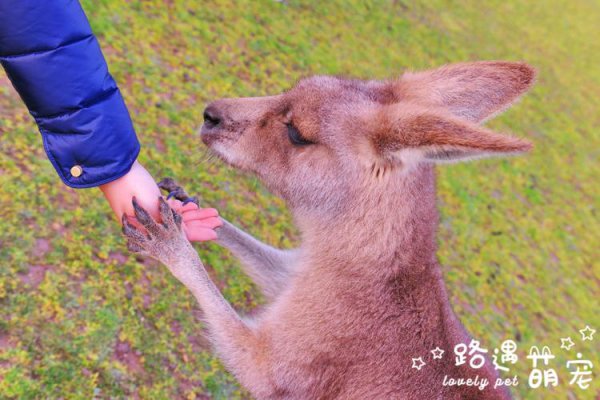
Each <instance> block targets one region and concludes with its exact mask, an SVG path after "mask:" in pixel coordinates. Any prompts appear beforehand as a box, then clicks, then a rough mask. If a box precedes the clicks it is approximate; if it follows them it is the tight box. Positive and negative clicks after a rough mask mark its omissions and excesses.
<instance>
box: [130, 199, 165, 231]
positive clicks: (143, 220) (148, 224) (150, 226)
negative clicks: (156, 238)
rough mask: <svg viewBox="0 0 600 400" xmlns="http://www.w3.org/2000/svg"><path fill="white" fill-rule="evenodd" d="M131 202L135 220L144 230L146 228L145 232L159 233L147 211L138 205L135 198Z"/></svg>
mask: <svg viewBox="0 0 600 400" xmlns="http://www.w3.org/2000/svg"><path fill="white" fill-rule="evenodd" d="M131 202H132V204H133V211H134V213H135V218H136V219H137V220H138V221H139V223H140V224H142V225H143V226H144V228H146V230H147V231H148V232H150V233H153V234H156V233H158V232H160V229H159V226H158V225H157V224H156V222H155V221H154V219H153V218H152V217H151V216H150V214H149V213H148V211H146V210H145V209H144V208H143V207H142V206H140V205H139V203H138V202H137V200H136V198H135V197H134V198H133V199H132V201H131Z"/></svg>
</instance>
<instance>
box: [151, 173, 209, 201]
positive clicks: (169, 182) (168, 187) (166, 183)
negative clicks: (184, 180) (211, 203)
mask: <svg viewBox="0 0 600 400" xmlns="http://www.w3.org/2000/svg"><path fill="white" fill-rule="evenodd" d="M158 187H159V188H160V189H162V190H164V191H165V192H168V193H169V194H168V195H167V200H168V199H170V198H172V197H173V198H176V199H177V200H179V201H181V202H183V204H184V205H185V204H187V203H195V204H196V205H198V204H199V202H200V201H199V199H198V197H195V196H190V195H188V194H187V193H186V192H185V190H184V189H183V188H182V187H181V186H179V185H178V184H177V182H175V180H173V179H172V178H164V179H163V180H162V181H160V182H159V183H158Z"/></svg>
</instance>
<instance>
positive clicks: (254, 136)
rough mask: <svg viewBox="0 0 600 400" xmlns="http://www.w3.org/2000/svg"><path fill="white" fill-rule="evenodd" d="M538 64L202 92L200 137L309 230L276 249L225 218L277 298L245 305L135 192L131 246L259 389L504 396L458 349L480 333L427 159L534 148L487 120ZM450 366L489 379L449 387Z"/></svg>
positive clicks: (231, 237)
mask: <svg viewBox="0 0 600 400" xmlns="http://www.w3.org/2000/svg"><path fill="white" fill-rule="evenodd" d="M534 78H535V71H534V69H533V68H532V67H530V66H529V65H527V64H524V63H515V62H502V61H490V62H474V63H461V64H452V65H448V66H443V67H440V68H437V69H432V70H428V71H424V72H418V73H412V72H410V73H405V74H403V75H402V76H401V77H399V78H398V79H393V80H387V81H378V80H367V81H362V80H355V79H345V78H340V77H330V76H315V77H310V78H306V79H303V80H301V81H300V82H299V83H298V84H297V85H296V86H295V87H294V88H292V89H291V90H289V91H286V92H284V93H282V94H279V95H275V96H268V97H256V98H240V99H223V100H218V101H215V102H213V103H211V104H210V105H208V107H207V108H206V109H205V111H204V125H203V127H202V130H201V138H202V141H203V142H204V143H205V144H206V145H207V146H208V147H209V149H210V151H211V152H212V153H214V154H215V155H216V156H218V157H219V158H221V159H222V160H223V161H224V162H225V163H227V164H229V165H231V166H233V167H235V168H238V169H240V170H242V171H246V172H249V173H253V174H255V175H256V176H257V177H259V179H261V180H262V182H263V183H264V184H265V185H266V186H267V187H268V188H269V189H270V190H271V191H272V192H274V193H275V194H276V195H279V196H281V197H282V198H283V199H284V200H285V201H286V203H287V204H288V206H289V207H290V209H291V211H292V213H293V217H294V221H295V223H296V224H297V226H298V228H299V231H300V234H301V245H300V246H299V247H298V248H296V249H290V250H281V249H276V248H273V247H271V246H269V245H266V244H264V243H261V242H260V241H258V240H257V239H255V238H253V237H252V236H250V235H249V234H247V233H245V232H243V231H242V230H240V229H238V228H236V227H235V226H233V225H232V224H230V223H229V222H227V221H224V225H223V226H222V227H221V228H219V229H218V231H217V233H218V236H219V238H218V242H219V243H220V244H222V245H223V246H224V247H226V248H228V249H229V250H230V251H231V252H232V253H233V254H234V255H235V256H236V257H238V258H239V259H240V260H241V262H242V264H243V266H244V268H245V271H247V273H248V274H249V275H250V276H251V277H252V278H253V279H254V281H255V282H256V284H257V286H258V287H259V288H260V289H261V290H262V292H263V293H264V294H265V296H266V298H267V300H268V304H267V305H266V306H265V307H264V309H262V311H261V312H260V313H259V314H258V315H256V316H253V317H252V318H244V317H241V316H239V315H238V314H237V313H236V311H235V310H234V309H233V308H232V307H231V306H230V304H229V303H227V301H226V300H225V299H224V298H223V297H222V295H221V293H220V292H219V291H218V289H217V288H216V286H215V285H214V284H213V282H211V280H210V278H209V275H208V274H207V272H206V270H205V268H204V266H203V264H202V262H201V261H200V258H199V257H198V255H197V253H196V251H195V250H194V249H193V247H192V246H191V245H190V243H189V242H188V241H187V239H186V238H185V235H184V233H183V231H182V227H181V218H180V216H179V215H178V214H177V213H175V212H174V211H173V210H171V209H170V208H169V206H168V204H167V203H166V202H165V200H163V199H162V198H161V199H159V203H160V204H159V207H160V213H161V218H162V221H161V222H157V221H154V220H153V219H152V217H150V216H149V214H148V213H147V212H146V211H145V210H144V209H143V208H141V207H140V206H139V205H138V204H137V203H136V202H135V200H134V208H135V212H136V217H137V219H138V220H139V222H140V223H141V224H142V225H143V226H144V228H145V229H146V230H147V233H142V232H140V231H139V230H137V229H136V228H134V227H133V226H132V225H130V224H129V223H127V221H126V220H124V221H123V223H124V228H123V229H124V233H125V235H126V236H127V238H128V247H129V249H130V250H132V251H136V252H140V253H142V254H145V255H148V256H152V257H154V258H156V259H157V260H159V261H160V262H162V263H164V264H165V265H166V266H167V267H168V268H169V270H170V271H171V272H172V274H173V275H174V276H175V277H176V278H177V279H178V280H179V281H181V282H182V283H183V284H184V285H185V286H186V287H187V288H188V289H189V290H190V291H191V292H192V294H193V295H194V296H195V298H196V299H197V301H198V302H199V304H200V306H201V308H202V310H203V311H204V313H205V319H206V324H207V330H208V334H209V336H210V339H211V341H212V344H213V345H214V348H215V351H216V352H217V353H218V356H219V357H220V358H221V360H222V361H223V363H224V364H225V366H226V367H227V368H228V370H229V371H231V372H232V373H233V374H234V375H235V376H236V378H237V379H238V380H239V382H240V383H241V384H242V385H243V386H244V387H245V388H246V389H247V390H248V391H249V392H250V393H251V394H252V395H253V396H255V397H256V398H259V399H298V400H307V399H361V400H362V399H410V400H413V399H424V400H430V399H509V398H511V396H510V393H509V392H508V391H505V390H503V389H494V388H493V386H494V382H495V380H496V378H497V377H498V374H497V373H496V371H495V369H494V367H493V366H492V365H491V364H492V363H491V362H489V360H487V359H486V360H485V361H486V362H485V364H484V365H483V366H482V367H481V368H479V369H474V368H471V367H470V366H469V365H468V364H465V365H456V364H457V363H456V362H455V354H454V352H453V351H454V347H455V346H456V345H460V344H469V343H470V341H471V337H470V336H469V334H468V333H467V332H466V330H465V328H464V327H463V325H462V324H461V323H460V322H459V320H458V319H457V317H456V316H455V314H454V313H453V311H452V308H451V305H450V303H449V299H448V295H447V292H446V288H445V285H444V281H443V278H442V273H441V269H440V265H439V263H438V261H437V259H436V248H437V245H436V230H437V225H438V212H437V209H436V197H435V172H434V166H435V165H436V164H441V163H449V162H458V161H467V160H471V159H477V158H483V157H491V156H504V155H513V154H518V153H522V152H526V151H528V150H530V149H531V147H532V146H531V144H530V143H529V142H528V141H525V140H523V139H520V138H516V137H511V136H507V135H501V134H498V133H494V132H492V131H490V130H488V129H486V128H484V127H482V126H481V125H480V124H481V123H482V122H483V121H485V120H486V119H488V118H490V117H492V116H494V115H496V114H498V113H500V112H501V111H503V110H504V109H506V108H507V107H508V106H509V105H510V104H511V103H513V102H514V101H515V100H516V99H517V98H518V97H519V96H520V95H521V94H523V93H524V92H525V91H527V90H528V89H529V88H530V86H531V85H532V83H533V81H534ZM166 186H168V187H170V190H173V191H175V192H176V194H177V193H179V194H181V193H184V191H183V190H181V189H180V188H178V187H176V186H174V185H166ZM180 197H181V198H182V199H183V200H185V199H186V196H180ZM434 349H439V350H441V351H443V352H444V354H443V355H442V356H441V357H436V358H434V357H433V354H432V350H434ZM438 355H439V352H438ZM450 378H452V379H463V378H464V379H468V378H471V379H475V378H477V379H479V381H484V380H487V381H488V382H489V385H488V386H484V387H474V386H466V385H463V386H458V385H444V384H443V382H444V380H445V379H450Z"/></svg>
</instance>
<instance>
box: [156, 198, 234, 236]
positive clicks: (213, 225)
mask: <svg viewBox="0 0 600 400" xmlns="http://www.w3.org/2000/svg"><path fill="white" fill-rule="evenodd" d="M168 203H169V205H170V206H171V208H173V209H174V210H175V211H176V212H178V213H179V214H180V215H181V217H182V220H183V231H184V232H185V235H186V236H187V238H188V240H189V241H190V242H206V241H209V240H215V239H217V232H216V231H215V230H216V229H217V228H218V227H220V226H222V225H223V221H222V220H221V218H219V212H218V211H217V210H216V209H214V208H200V207H198V205H196V204H195V203H187V204H185V205H183V204H182V203H181V202H180V201H178V200H174V199H171V200H169V201H168Z"/></svg>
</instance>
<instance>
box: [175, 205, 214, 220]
mask: <svg viewBox="0 0 600 400" xmlns="http://www.w3.org/2000/svg"><path fill="white" fill-rule="evenodd" d="M181 216H182V217H183V220H184V221H192V220H195V219H205V218H216V217H218V216H219V212H218V211H217V210H215V209H214V208H200V209H198V210H191V211H184V212H183V213H182V214H181Z"/></svg>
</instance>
